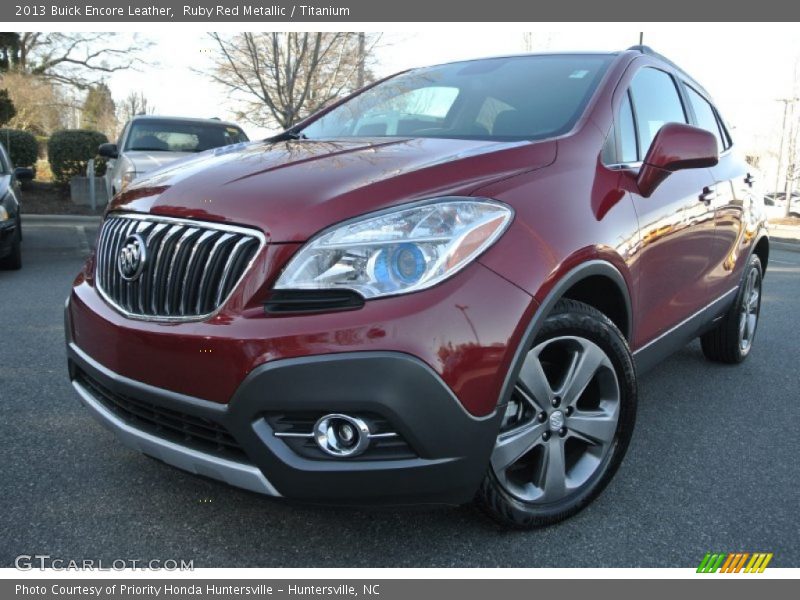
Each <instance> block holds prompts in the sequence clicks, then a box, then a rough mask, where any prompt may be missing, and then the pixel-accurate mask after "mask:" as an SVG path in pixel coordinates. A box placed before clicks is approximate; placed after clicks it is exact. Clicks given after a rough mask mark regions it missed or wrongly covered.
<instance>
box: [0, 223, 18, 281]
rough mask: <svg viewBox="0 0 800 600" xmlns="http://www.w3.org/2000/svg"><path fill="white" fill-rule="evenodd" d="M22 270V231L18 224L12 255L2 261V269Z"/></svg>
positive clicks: (0, 265) (12, 243)
mask: <svg viewBox="0 0 800 600" xmlns="http://www.w3.org/2000/svg"><path fill="white" fill-rule="evenodd" d="M21 268H22V229H21V228H20V226H19V223H18V224H17V229H16V231H15V232H14V240H13V241H12V242H11V253H10V254H9V255H8V256H6V257H5V258H4V259H2V260H0V269H4V270H5V269H7V270H12V271H17V270H19V269H21Z"/></svg>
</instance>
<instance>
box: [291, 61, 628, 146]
mask: <svg viewBox="0 0 800 600" xmlns="http://www.w3.org/2000/svg"><path fill="white" fill-rule="evenodd" d="M611 58H612V57H611V56H610V55H582V54H575V55H572V54H569V55H566V54H565V55H540V56H517V57H506V58H494V59H485V60H478V61H469V62H461V63H455V64H450V65H442V66H438V67H428V68H424V69H417V70H414V71H410V72H408V73H403V74H400V75H398V76H396V77H393V78H392V79H389V80H387V81H385V82H383V83H380V84H378V85H376V86H375V87H373V88H370V89H368V90H366V91H365V92H363V93H361V94H359V95H358V96H356V97H354V98H352V99H350V100H349V101H347V102H345V103H344V104H342V105H341V106H338V107H337V108H335V109H333V110H331V111H330V112H329V113H327V114H326V115H324V116H323V117H321V118H319V119H317V120H316V121H314V122H312V123H311V124H310V125H308V126H307V127H306V128H305V129H303V133H304V134H305V135H306V136H307V137H309V138H311V139H320V138H322V139H329V138H349V137H442V138H476V139H498V140H522V139H541V138H545V137H550V136H555V135H559V134H561V133H565V132H567V131H569V130H570V129H571V128H572V126H573V125H574V124H575V122H576V121H577V120H578V118H579V117H580V115H581V114H582V113H583V111H584V109H585V107H586V104H587V103H588V101H589V99H590V98H591V96H592V93H593V92H594V91H595V89H596V88H597V85H598V83H599V82H600V79H601V78H602V76H603V74H604V73H605V71H606V69H607V67H608V65H609V63H610V62H611Z"/></svg>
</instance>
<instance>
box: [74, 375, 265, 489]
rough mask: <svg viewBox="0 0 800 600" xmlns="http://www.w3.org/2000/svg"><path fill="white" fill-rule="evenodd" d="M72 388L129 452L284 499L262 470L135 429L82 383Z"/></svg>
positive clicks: (75, 384) (75, 382) (77, 383)
mask: <svg viewBox="0 0 800 600" xmlns="http://www.w3.org/2000/svg"><path fill="white" fill-rule="evenodd" d="M72 386H73V387H74V388H75V390H76V391H77V392H78V395H79V396H80V398H81V401H82V402H83V404H84V405H85V406H86V408H88V409H89V411H90V412H91V413H92V416H94V418H95V419H97V420H98V421H99V422H100V424H101V425H103V426H104V427H106V428H107V429H109V430H111V431H113V432H114V433H115V434H116V435H117V436H118V437H119V438H120V440H121V441H122V443H123V444H125V445H126V446H128V447H129V448H131V449H133V450H137V451H139V452H142V453H143V454H147V455H149V456H152V457H154V458H157V459H159V460H162V461H164V462H165V463H167V464H169V465H172V466H173V467H177V468H179V469H183V470H184V471H189V472H190V473H194V474H195V475H204V476H206V477H210V478H212V479H217V480H219V481H224V482H225V483H227V484H229V485H233V486H236V487H240V488H244V489H246V490H250V491H253V492H258V493H260V494H266V495H268V496H280V494H279V493H278V491H277V490H276V489H275V488H274V487H273V486H272V484H271V483H270V482H269V481H268V480H267V478H266V477H264V474H263V473H262V472H261V471H260V470H259V469H258V468H256V467H254V466H251V465H245V464H242V463H238V462H235V461H232V460H226V459H224V458H219V457H216V456H212V455H210V454H206V453H205V452H200V451H198V450H194V449H193V448H188V447H186V446H182V445H180V444H176V443H174V442H171V441H169V440H165V439H162V438H159V437H157V436H154V435H151V434H149V433H147V432H145V431H141V430H140V429H136V428H135V427H131V426H130V425H128V424H127V423H125V422H124V421H123V420H122V419H120V418H119V417H117V416H116V415H115V414H114V413H112V412H111V411H110V410H108V409H107V408H106V407H105V406H103V405H102V404H101V403H100V402H99V401H98V400H97V399H96V398H95V397H94V396H93V395H92V393H91V392H89V390H87V389H86V388H85V387H83V386H82V385H81V384H80V382H78V381H73V382H72Z"/></svg>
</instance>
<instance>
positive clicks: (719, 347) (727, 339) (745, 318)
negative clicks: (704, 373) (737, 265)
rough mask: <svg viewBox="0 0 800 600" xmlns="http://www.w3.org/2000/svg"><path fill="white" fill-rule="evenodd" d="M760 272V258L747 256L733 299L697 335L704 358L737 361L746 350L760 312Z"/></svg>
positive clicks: (748, 349)
mask: <svg viewBox="0 0 800 600" xmlns="http://www.w3.org/2000/svg"><path fill="white" fill-rule="evenodd" d="M763 277H764V272H763V270H762V268H761V260H760V259H759V258H758V256H756V255H755V254H754V255H753V256H752V257H750V262H749V263H748V264H747V268H746V269H745V272H744V276H743V277H742V283H741V284H740V285H739V293H738V294H737V295H736V301H735V302H734V303H733V306H731V308H730V310H728V312H727V314H726V315H725V316H724V317H723V319H722V321H721V322H720V324H719V325H717V326H716V327H715V328H714V329H712V330H711V331H709V332H707V333H705V334H703V335H702V336H701V337H700V345H701V347H702V348H703V354H705V356H706V358H707V359H708V360H713V361H716V362H722V363H728V364H737V363H740V362H742V361H743V360H744V359H745V358H747V356H748V355H749V354H750V350H751V349H752V347H753V341H754V340H755V337H756V329H757V328H758V318H759V316H760V315H761V282H762V280H763Z"/></svg>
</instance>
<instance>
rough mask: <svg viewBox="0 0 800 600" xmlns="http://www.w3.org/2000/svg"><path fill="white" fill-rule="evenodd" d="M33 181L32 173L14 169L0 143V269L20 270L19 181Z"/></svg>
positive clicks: (29, 170)
mask: <svg viewBox="0 0 800 600" xmlns="http://www.w3.org/2000/svg"><path fill="white" fill-rule="evenodd" d="M27 179H33V171H32V170H31V169H28V168H25V167H18V168H16V169H15V168H14V166H13V165H12V164H11V160H10V159H9V157H8V153H7V152H6V149H5V147H4V146H3V144H2V143H0V269H20V268H22V216H21V215H20V183H19V182H20V181H21V180H27Z"/></svg>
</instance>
